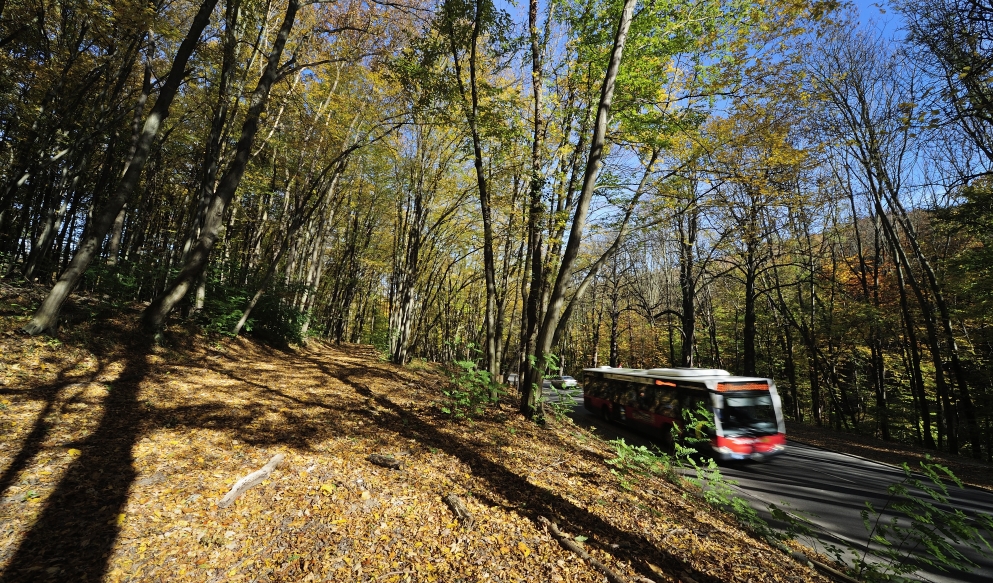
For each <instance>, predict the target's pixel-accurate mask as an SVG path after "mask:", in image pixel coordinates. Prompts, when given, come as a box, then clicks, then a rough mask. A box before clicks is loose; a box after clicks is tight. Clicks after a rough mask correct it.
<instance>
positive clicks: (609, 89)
mask: <svg viewBox="0 0 993 583" xmlns="http://www.w3.org/2000/svg"><path fill="white" fill-rule="evenodd" d="M636 3H637V2H636V1H635V0H624V8H623V10H622V12H621V18H620V22H618V23H617V34H616V35H615V37H614V45H613V48H612V49H611V53H610V63H609V64H608V65H607V72H606V74H605V76H604V80H603V88H602V90H601V93H600V101H599V103H598V105H597V114H596V123H595V124H594V129H593V137H592V139H591V140H590V152H589V156H588V158H587V161H586V171H585V173H584V175H583V185H582V188H581V190H580V194H579V199H578V200H577V201H576V210H575V214H574V215H573V219H572V228H571V229H570V231H569V242H568V244H567V245H566V249H565V254H564V255H563V256H562V261H561V263H560V265H559V273H558V277H557V278H556V280H555V284H554V286H553V287H552V289H551V293H550V296H549V301H548V306H547V308H546V310H545V317H544V319H543V321H542V324H541V327H540V328H539V329H538V335H537V338H536V341H535V362H534V366H528V367H526V369H525V370H526V371H527V372H526V374H525V375H524V377H525V391H526V392H525V393H524V394H522V408H523V409H525V411H524V414H525V416H527V417H528V418H529V419H534V418H537V417H539V416H540V413H539V411H538V410H537V409H536V408H535V407H533V406H531V403H532V402H533V401H532V399H533V396H532V394H531V393H530V392H529V391H530V390H531V389H532V385H533V383H534V380H535V379H536V378H541V376H543V375H542V374H540V371H541V370H544V360H545V357H546V355H549V354H551V350H552V341H553V339H554V335H555V329H556V328H557V327H558V323H559V313H560V311H561V310H562V306H563V304H564V303H565V292H566V285H567V283H568V281H569V279H570V277H571V276H572V270H573V267H574V265H575V262H576V258H577V257H578V256H579V247H580V244H581V243H582V239H583V231H584V230H585V228H586V217H587V215H588V214H589V208H590V201H591V199H592V198H593V191H594V188H595V186H596V180H597V176H599V173H600V164H601V159H602V158H603V149H604V146H605V145H606V134H607V120H608V118H609V116H610V105H611V103H612V101H613V98H614V84H615V82H616V80H617V72H618V70H619V69H620V64H621V57H622V55H623V52H624V44H625V42H626V41H627V35H628V29H629V28H630V27H631V20H632V18H633V16H634V6H635V4H636ZM532 292H533V290H532ZM536 373H538V374H536Z"/></svg>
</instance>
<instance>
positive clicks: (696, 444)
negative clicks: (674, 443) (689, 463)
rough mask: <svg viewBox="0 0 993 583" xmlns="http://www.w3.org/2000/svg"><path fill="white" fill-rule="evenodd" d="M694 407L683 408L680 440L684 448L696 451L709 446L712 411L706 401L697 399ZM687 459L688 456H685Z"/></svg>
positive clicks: (712, 420) (712, 427) (703, 449)
mask: <svg viewBox="0 0 993 583" xmlns="http://www.w3.org/2000/svg"><path fill="white" fill-rule="evenodd" d="M694 405H695V406H694V407H686V408H684V409H683V436H682V442H683V445H684V446H685V447H686V448H689V449H692V450H693V452H695V453H698V452H701V451H705V450H707V449H709V448H710V432H711V431H713V429H714V427H715V425H714V412H713V411H712V410H711V409H710V407H708V406H707V403H706V401H697V402H696V403H695V404H694ZM686 457H687V459H688V458H689V456H688V455H687V456H686Z"/></svg>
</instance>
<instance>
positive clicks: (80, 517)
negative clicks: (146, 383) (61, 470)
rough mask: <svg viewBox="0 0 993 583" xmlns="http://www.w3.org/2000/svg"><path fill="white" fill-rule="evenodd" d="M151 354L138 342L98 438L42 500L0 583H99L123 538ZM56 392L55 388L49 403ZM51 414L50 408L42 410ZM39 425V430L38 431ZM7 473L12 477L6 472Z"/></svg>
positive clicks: (34, 444) (32, 444) (27, 451)
mask: <svg viewBox="0 0 993 583" xmlns="http://www.w3.org/2000/svg"><path fill="white" fill-rule="evenodd" d="M150 352H151V346H150V345H149V344H148V343H147V342H146V341H141V343H140V344H139V345H137V346H135V345H133V344H132V346H131V352H130V356H129V357H128V358H127V359H126V360H125V363H124V368H123V370H122V371H121V374H120V375H119V377H118V380H117V381H115V382H114V385H113V388H112V390H111V391H110V394H109V395H107V397H106V399H105V400H104V403H103V407H104V410H103V416H102V417H101V419H100V423H99V425H98V426H97V428H96V430H95V431H93V433H91V434H90V435H89V437H87V438H86V439H84V440H82V441H81V442H79V443H78V445H77V448H78V449H79V450H81V452H82V453H81V455H80V456H79V457H78V458H76V459H75V460H74V461H73V462H72V463H71V464H70V465H69V468H68V469H67V470H66V473H65V475H64V476H63V477H62V479H61V480H60V481H59V483H58V485H57V486H56V488H55V491H54V492H52V494H51V496H49V498H48V499H47V500H46V502H45V506H44V508H43V509H42V511H41V514H40V516H39V517H38V520H37V522H35V523H34V525H32V527H31V529H30V530H29V531H28V533H27V534H26V535H25V536H24V538H23V539H22V540H21V541H20V544H19V545H18V547H17V550H16V551H15V552H14V555H13V557H12V558H11V560H10V562H9V563H8V564H7V567H6V569H5V570H4V571H3V573H0V581H2V582H4V583H7V582H14V581H18V582H19V581H44V580H53V581H99V580H100V579H102V578H103V576H104V574H105V573H106V570H107V561H108V559H109V557H110V555H111V549H112V548H113V546H114V543H115V541H116V540H117V536H118V533H119V530H120V524H121V523H122V520H121V518H120V516H121V513H122V512H123V510H124V507H125V504H126V503H127V499H128V490H129V488H130V486H131V483H132V482H133V481H134V479H135V475H136V474H135V470H134V467H133V466H132V461H133V457H132V448H133V446H134V445H135V443H136V442H137V440H138V437H139V435H140V434H141V432H142V425H143V418H142V412H141V408H140V407H138V406H137V405H138V401H137V396H138V391H139V388H140V385H141V382H142V380H143V379H144V378H145V376H146V375H147V373H148V355H149V353H150ZM59 390H60V389H57V388H52V389H49V391H50V401H49V402H50V403H54V401H55V396H56V395H57V393H58V392H59ZM47 407H50V405H47ZM43 422H44V421H43V417H39V423H43ZM45 433H46V430H45V429H44V428H42V427H40V426H39V425H38V424H36V428H35V430H34V431H32V433H31V435H30V436H29V441H28V443H26V444H25V446H24V447H23V448H22V450H23V453H22V454H19V457H18V458H16V459H21V458H23V461H21V462H20V463H21V465H22V466H23V465H24V464H26V463H27V461H28V460H29V459H30V457H29V456H30V455H31V452H32V451H35V450H37V448H38V447H39V445H40V443H41V440H42V439H43V438H44V436H45ZM7 473H10V470H8V472H7Z"/></svg>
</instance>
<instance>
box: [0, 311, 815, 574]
mask: <svg viewBox="0 0 993 583" xmlns="http://www.w3.org/2000/svg"><path fill="white" fill-rule="evenodd" d="M15 325H16V322H15V321H13V320H10V319H8V320H6V321H3V326H4V327H5V328H4V329H5V330H10V329H11V328H12V327H13V326H15ZM2 332H3V330H0V334H2ZM123 334H125V333H122V332H119V333H117V336H116V341H117V342H119V344H116V345H114V346H117V347H118V348H120V347H122V346H127V345H129V341H128V339H127V337H126V336H122V335H123ZM108 338H109V336H108ZM104 341H105V342H110V340H104ZM137 346H140V342H133V343H131V347H132V349H131V350H129V351H123V350H122V351H120V352H112V351H111V350H112V349H113V346H111V345H110V344H107V347H108V348H107V351H106V352H103V353H101V352H97V351H95V350H87V349H84V348H81V347H71V346H63V345H60V344H58V343H56V342H51V341H45V340H40V339H24V338H20V337H13V336H0V348H2V350H3V354H4V357H3V365H2V368H0V399H2V401H0V402H2V403H3V405H2V407H0V429H2V433H0V435H2V438H0V471H2V473H0V492H2V494H0V495H2V502H0V570H2V573H3V574H2V576H0V579H2V580H4V581H29V580H31V581H35V580H46V578H47V579H50V580H83V579H86V580H90V581H95V580H105V581H328V580H330V581H383V582H390V581H393V582H397V581H556V582H558V581H572V582H581V581H589V582H593V581H597V582H598V581H602V580H603V575H601V574H600V573H599V572H597V571H595V570H594V569H593V568H592V567H591V566H590V565H588V564H586V563H585V562H584V561H583V560H582V559H580V558H578V557H577V556H576V555H574V554H573V553H571V552H570V551H568V550H566V549H564V548H563V547H562V546H560V545H559V544H558V541H556V540H555V539H553V538H552V537H551V536H550V535H549V533H548V532H546V530H545V529H544V528H543V527H542V525H541V524H542V523H541V522H540V520H539V517H540V516H545V517H547V518H549V519H551V520H552V521H554V522H556V523H558V525H559V527H560V528H561V529H562V531H564V532H565V533H567V534H569V535H570V536H574V537H577V536H578V537H579V538H577V539H576V540H580V541H583V542H582V544H583V545H584V548H585V549H586V550H587V551H588V552H589V553H590V554H591V555H592V556H593V557H595V558H596V559H598V560H599V561H601V562H603V563H604V564H606V565H607V566H609V567H610V568H612V569H614V570H616V571H618V572H619V573H621V574H622V575H623V576H625V577H628V578H630V579H631V580H639V579H641V580H643V579H649V580H652V581H659V582H661V581H678V580H680V578H681V577H682V578H683V579H686V577H687V576H689V577H692V578H693V579H694V580H696V581H700V582H701V583H703V582H706V581H735V582H743V583H744V582H749V581H756V582H758V581H796V582H799V581H812V580H819V578H818V576H817V575H816V574H814V573H813V572H812V571H810V570H808V569H807V568H805V567H801V566H799V565H798V564H796V563H794V562H792V561H791V560H790V559H788V558H787V557H785V556H784V555H783V554H781V553H779V552H777V551H775V550H773V549H771V548H769V547H767V546H766V545H764V544H761V543H758V542H757V541H755V540H754V539H752V538H749V537H748V536H747V535H745V534H743V533H742V532H741V531H739V530H737V529H735V528H734V527H732V526H730V525H729V524H728V523H727V522H726V521H725V520H724V519H722V518H720V517H715V516H713V515H711V514H710V513H709V511H708V510H707V509H706V507H704V506H702V505H701V504H700V503H698V502H697V501H696V500H695V499H693V498H692V497H690V498H687V497H685V496H684V494H683V493H682V492H681V491H679V490H677V489H676V488H674V487H673V486H671V485H670V484H668V483H665V482H662V481H645V482H641V483H639V484H638V486H637V487H635V488H634V489H633V490H630V491H628V490H625V489H624V488H623V487H622V486H621V484H620V483H619V482H618V480H617V478H616V477H615V476H614V475H613V474H611V473H610V471H609V467H608V466H607V465H606V464H605V463H604V461H605V459H609V458H610V457H612V452H610V451H609V450H608V449H607V448H606V447H605V446H604V444H603V442H601V441H599V440H598V439H597V438H596V437H595V436H593V435H590V434H589V433H586V432H584V431H582V430H580V429H578V428H576V427H575V426H573V425H571V424H569V423H557V422H553V423H550V424H549V426H548V427H546V428H541V427H538V426H535V425H533V424H531V423H529V422H526V421H525V420H523V419H522V418H521V417H520V416H519V415H517V414H516V412H515V408H514V407H512V406H511V405H509V404H507V405H503V406H500V407H496V408H491V409H490V410H489V412H488V414H487V416H486V417H485V418H484V419H480V420H477V421H475V422H471V423H462V424H459V423H455V422H452V421H451V420H449V419H448V418H447V417H445V416H443V415H441V414H440V413H439V412H438V408H437V407H436V405H435V404H434V401H435V400H436V399H437V398H438V397H439V394H440V388H441V386H442V383H443V382H444V380H443V379H442V378H440V377H438V376H436V375H434V374H432V373H430V372H416V371H412V370H408V369H403V368H400V367H395V366H392V365H389V364H386V363H383V362H381V361H379V360H377V359H376V358H375V354H374V353H372V352H371V351H370V349H369V348H368V347H358V346H350V347H340V348H335V347H331V346H326V345H323V344H320V343H313V344H312V345H311V346H310V347H308V348H303V349H298V350H292V351H289V350H287V351H279V350H276V349H273V348H269V347H265V346H262V345H259V344H256V343H254V342H251V341H248V340H241V339H239V340H235V341H225V342H223V343H219V344H215V345H213V346H207V345H202V346H200V345H198V346H197V347H195V348H189V349H186V350H182V351H178V350H162V349H154V350H147V351H145V350H141V349H138V348H137ZM277 453H282V454H284V455H285V461H283V463H282V464H281V465H279V466H278V468H277V469H276V470H275V471H274V472H273V473H272V474H271V475H270V476H269V478H268V479H267V480H265V481H264V482H262V483H261V484H260V485H258V486H255V487H254V488H252V489H250V490H248V491H247V492H246V493H245V494H244V495H242V496H241V497H240V498H238V499H237V501H236V502H235V503H234V504H233V505H231V506H230V507H228V508H226V509H221V508H218V506H217V503H218V501H219V500H220V499H221V497H222V496H224V494H225V493H226V492H228V490H230V489H231V486H232V485H233V484H234V483H235V482H236V481H237V480H238V479H239V478H241V477H243V476H245V475H247V474H249V473H251V472H253V471H255V470H257V469H259V468H261V467H262V466H263V465H265V464H266V462H267V461H269V460H270V459H271V458H272V457H273V456H274V455H276V454H277ZM371 454H384V455H390V456H393V457H394V458H396V459H397V460H399V461H400V462H401V464H402V466H401V468H400V469H398V470H391V469H387V468H384V467H380V466H377V465H374V464H372V463H370V462H369V461H368V459H367V458H368V457H369V456H370V455H371ZM449 493H455V494H457V495H458V496H460V497H461V498H462V499H463V500H464V501H465V503H466V506H467V508H468V509H469V511H470V512H471V513H472V514H473V517H474V524H473V525H472V527H471V528H468V529H467V528H464V527H462V526H461V525H460V524H459V523H458V522H457V521H456V519H455V517H454V515H453V514H452V512H451V510H450V509H449V507H448V506H446V504H445V503H444V502H443V500H442V497H443V496H445V495H447V494H449ZM580 535H581V536H580ZM687 574H688V575H687Z"/></svg>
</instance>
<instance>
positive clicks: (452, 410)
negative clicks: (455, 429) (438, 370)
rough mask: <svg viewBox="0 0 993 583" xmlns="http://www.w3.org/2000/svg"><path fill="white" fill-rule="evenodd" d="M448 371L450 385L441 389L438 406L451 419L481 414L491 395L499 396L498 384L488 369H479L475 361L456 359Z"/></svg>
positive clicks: (467, 417) (470, 417)
mask: <svg viewBox="0 0 993 583" xmlns="http://www.w3.org/2000/svg"><path fill="white" fill-rule="evenodd" d="M452 364H453V365H454V367H455V368H454V369H453V370H452V372H450V373H449V379H450V380H451V385H449V387H448V388H446V389H443V390H442V391H441V394H442V401H441V403H440V404H439V408H440V409H441V411H442V412H443V413H445V414H446V415H450V416H451V417H452V418H453V419H458V420H462V419H472V418H473V417H477V416H479V415H482V414H483V411H484V409H485V408H486V405H487V404H488V403H490V402H491V401H492V399H491V396H492V395H493V394H496V395H497V396H498V397H499V394H500V387H499V384H498V383H496V382H494V380H493V377H492V375H490V373H489V371H485V370H482V369H480V368H479V367H478V366H477V365H476V362H475V361H472V360H457V361H455V362H454V363H452Z"/></svg>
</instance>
